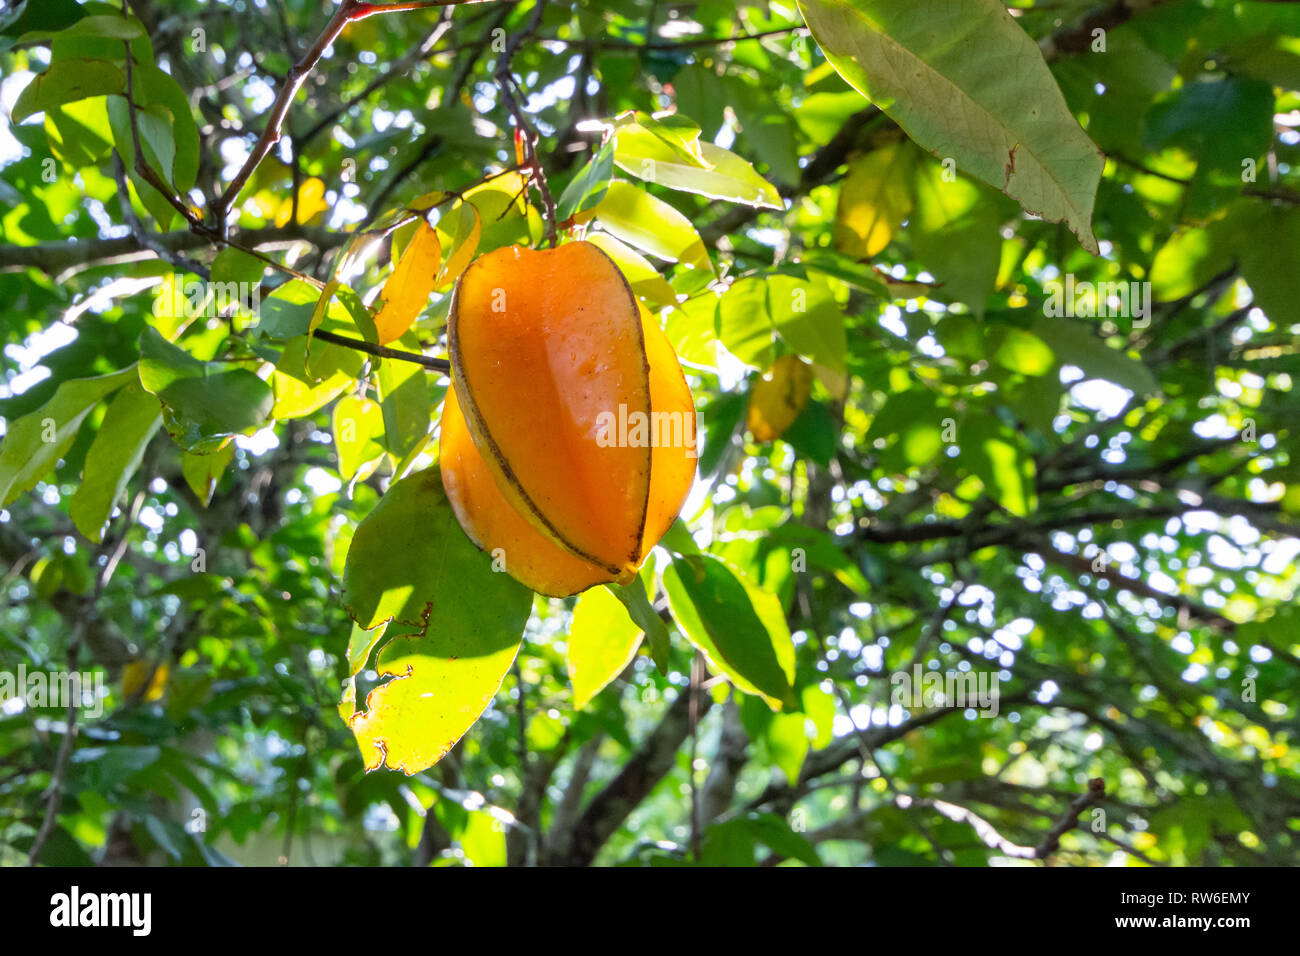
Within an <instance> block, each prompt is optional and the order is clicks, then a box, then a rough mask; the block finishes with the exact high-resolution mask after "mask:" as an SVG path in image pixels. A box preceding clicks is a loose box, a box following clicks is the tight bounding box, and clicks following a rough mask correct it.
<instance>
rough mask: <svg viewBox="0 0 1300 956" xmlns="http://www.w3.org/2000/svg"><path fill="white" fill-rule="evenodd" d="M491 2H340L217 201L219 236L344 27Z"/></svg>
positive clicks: (287, 79)
mask: <svg viewBox="0 0 1300 956" xmlns="http://www.w3.org/2000/svg"><path fill="white" fill-rule="evenodd" d="M491 2H494V0H420V2H416V3H390V4H375V3H362V2H361V0H343V2H342V3H341V4H340V5H339V8H338V9H337V10H336V11H335V12H334V16H332V17H331V18H330V21H329V23H327V24H326V25H325V29H324V30H322V31H321V34H320V36H318V37H317V38H316V42H315V43H313V44H312V45H311V47H310V48H309V49H308V50H307V52H306V53H304V54H303V55H302V58H301V59H300V60H298V62H297V63H295V64H294V65H293V66H292V67H290V69H289V74H288V76H286V77H285V81H284V85H283V86H281V87H280V90H279V92H278V93H277V94H276V97H275V102H274V103H273V104H272V106H271V112H270V118H269V119H268V120H267V124H266V128H265V129H264V130H262V135H261V136H259V137H258V140H257V143H256V144H255V145H254V146H253V149H252V151H251V152H250V153H249V154H248V158H247V159H246V160H244V165H243V166H241V167H240V169H239V172H237V173H236V174H235V178H234V179H232V180H231V181H230V183H229V185H227V186H226V188H225V190H224V191H223V192H222V194H221V197H220V199H219V200H218V201H217V222H218V226H219V230H220V232H221V233H222V234H223V235H224V234H225V231H226V227H227V221H228V219H229V217H230V211H231V209H233V208H234V205H235V200H236V199H238V198H239V194H240V192H241V191H242V190H243V188H244V186H245V185H246V184H247V183H248V179H249V177H250V176H252V175H253V172H254V170H256V169H257V167H258V166H260V165H261V163H262V160H264V159H265V158H266V157H267V155H268V154H269V153H270V152H271V149H272V147H274V146H275V144H276V143H278V142H279V141H280V136H281V131H282V130H283V127H284V121H285V117H287V116H288V115H289V108H290V107H291V106H292V105H293V100H294V97H295V96H297V94H298V91H299V90H300V89H302V85H303V83H304V82H306V80H307V77H308V76H310V75H311V73H312V71H313V70H314V69H315V68H316V64H317V63H319V62H320V59H321V57H323V56H324V55H325V51H326V50H328V49H329V48H330V46H331V45H332V44H333V43H334V41H335V40H337V39H338V37H339V34H341V33H342V32H343V29H344V27H346V26H347V25H348V24H350V23H354V22H356V21H358V20H364V19H365V18H366V17H371V16H375V15H376V14H382V13H405V12H408V11H411V10H423V9H428V8H432V7H446V6H467V5H469V4H473V3H491Z"/></svg>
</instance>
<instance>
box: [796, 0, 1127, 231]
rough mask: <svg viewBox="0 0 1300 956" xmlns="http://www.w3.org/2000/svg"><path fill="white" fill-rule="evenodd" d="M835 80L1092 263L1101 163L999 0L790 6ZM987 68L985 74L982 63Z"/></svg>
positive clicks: (867, 0) (807, 1) (869, 0)
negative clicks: (1068, 235)
mask: <svg viewBox="0 0 1300 956" xmlns="http://www.w3.org/2000/svg"><path fill="white" fill-rule="evenodd" d="M799 7H800V9H801V10H802V11H803V14H804V18H805V20H806V21H807V23H808V26H809V28H810V29H811V30H812V33H813V37H814V39H816V41H817V43H818V45H819V46H820V47H821V48H822V52H823V53H825V54H826V58H827V60H829V61H830V62H831V63H832V64H833V65H834V67H835V69H836V70H838V71H839V72H840V74H841V75H842V76H843V77H844V78H845V79H846V80H848V82H849V83H850V84H851V85H852V86H853V87H854V88H855V89H857V90H858V91H859V92H861V93H862V94H863V95H865V96H866V97H868V98H869V99H870V100H871V101H872V102H873V103H875V104H876V106H878V107H880V109H882V110H883V111H884V112H885V113H887V114H888V115H889V116H890V118H891V119H893V120H894V121H895V122H897V123H898V125H899V126H901V127H902V128H903V130H904V131H905V132H906V133H907V134H908V136H910V137H911V138H912V139H913V140H915V141H916V142H917V143H918V144H920V145H921V146H922V147H924V148H925V149H927V150H929V151H930V152H932V153H934V154H935V155H936V156H939V157H941V158H946V157H952V158H953V159H955V160H956V164H957V168H958V170H959V171H961V172H967V173H970V174H971V175H973V176H975V177H976V178H978V179H981V180H983V181H984V182H986V183H989V184H990V185H992V186H996V187H998V188H999V189H1001V190H1003V191H1004V192H1005V193H1006V194H1007V195H1009V196H1010V197H1011V198H1013V199H1015V200H1016V201H1017V202H1019V203H1020V205H1021V206H1022V207H1024V209H1025V211H1026V212H1029V213H1030V214H1032V215H1035V216H1039V217H1041V218H1043V219H1046V220H1048V221H1049V222H1059V221H1064V222H1066V223H1067V224H1068V225H1069V227H1070V229H1071V230H1072V231H1073V232H1074V233H1075V235H1077V236H1078V237H1079V242H1080V243H1081V244H1082V245H1083V247H1084V248H1085V249H1087V250H1088V251H1089V252H1091V253H1093V254H1094V255H1095V254H1096V253H1097V240H1096V239H1095V238H1094V236H1093V234H1092V207H1093V202H1094V199H1095V197H1096V193H1097V184H1098V182H1099V181H1100V179H1101V172H1102V167H1103V166H1104V165H1105V158H1104V157H1103V156H1102V154H1101V152H1100V151H1099V150H1098V149H1097V147H1096V146H1095V145H1094V144H1093V143H1092V141H1091V140H1089V139H1088V137H1087V135H1086V134H1085V133H1084V132H1083V130H1082V129H1080V127H1079V123H1078V121H1077V120H1076V119H1075V118H1074V116H1073V114H1071V113H1070V110H1069V108H1068V107H1067V106H1066V103H1065V98H1064V97H1063V96H1062V95H1061V91H1060V89H1058V88H1057V85H1056V80H1055V78H1054V77H1053V76H1052V73H1051V71H1050V70H1049V69H1048V68H1047V64H1046V63H1045V62H1044V61H1043V55H1042V53H1041V52H1040V51H1039V48H1038V44H1036V43H1035V42H1034V41H1033V40H1032V39H1031V38H1030V37H1029V36H1028V35H1027V34H1026V33H1025V32H1024V30H1022V29H1021V28H1020V26H1019V25H1018V24H1017V23H1016V21H1015V20H1014V19H1013V18H1012V16H1011V15H1010V14H1009V13H1008V12H1007V10H1006V7H1005V6H1004V5H1003V4H1002V3H1001V2H999V0H969V2H967V3H965V4H963V5H962V7H961V10H960V15H957V11H955V10H954V8H953V5H952V4H951V3H950V2H948V0H914V2H912V3H905V4H904V3H895V2H891V0H800V3H799ZM994 64H996V66H993V65H994Z"/></svg>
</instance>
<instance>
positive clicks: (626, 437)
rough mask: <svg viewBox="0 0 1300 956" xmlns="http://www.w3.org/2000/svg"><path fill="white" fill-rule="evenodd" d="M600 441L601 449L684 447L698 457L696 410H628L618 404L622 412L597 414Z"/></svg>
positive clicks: (597, 435) (688, 453) (687, 452)
mask: <svg viewBox="0 0 1300 956" xmlns="http://www.w3.org/2000/svg"><path fill="white" fill-rule="evenodd" d="M596 444H597V445H599V446H600V447H601V448H645V447H646V446H649V447H651V448H684V449H685V450H686V456H687V457H688V458H696V457H698V456H699V451H698V450H697V449H696V438H695V413H694V412H642V411H631V412H630V411H628V408H627V406H626V405H623V404H620V405H619V406H618V414H617V415H615V414H614V412H601V413H600V414H599V415H597V416H596Z"/></svg>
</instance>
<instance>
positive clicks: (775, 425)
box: [746, 355, 813, 441]
mask: <svg viewBox="0 0 1300 956" xmlns="http://www.w3.org/2000/svg"><path fill="white" fill-rule="evenodd" d="M812 380H813V370H812V366H811V365H809V364H808V363H807V362H805V361H804V360H803V359H801V358H800V357H799V356H797V355H783V356H781V357H780V358H779V359H777V360H776V361H775V362H773V363H772V367H771V368H769V369H768V370H767V371H766V372H764V373H763V377H762V378H760V379H759V380H758V381H757V382H755V383H754V388H753V389H752V390H751V391H750V393H749V415H748V417H747V419H746V425H747V427H748V428H749V430H750V432H751V433H752V434H753V436H754V440H755V441H773V440H775V439H777V438H780V437H781V436H782V435H783V434H785V430H786V429H787V428H789V427H790V426H791V425H793V424H794V420H795V419H796V418H798V417H799V413H800V412H802V411H803V410H804V406H805V405H807V404H808V396H809V395H810V394H811V393H812Z"/></svg>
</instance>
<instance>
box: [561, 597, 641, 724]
mask: <svg viewBox="0 0 1300 956" xmlns="http://www.w3.org/2000/svg"><path fill="white" fill-rule="evenodd" d="M568 644H569V679H570V680H571V681H572V682H573V708H574V710H581V709H582V708H583V707H586V706H587V704H588V703H590V701H591V699H592V698H593V697H595V696H596V695H597V694H599V693H600V692H601V691H602V690H603V689H604V688H605V686H606V685H607V684H609V682H610V681H612V680H613V679H614V678H615V677H617V676H618V675H619V674H620V673H622V671H623V668H625V667H627V665H628V664H629V663H630V662H631V660H632V658H633V657H635V656H636V649H637V647H638V646H640V644H641V628H639V627H637V626H636V624H634V623H633V622H632V618H631V617H629V616H628V612H627V608H625V607H624V606H623V603H622V602H621V601H619V599H618V598H616V597H615V596H614V595H613V594H612V593H611V592H610V591H609V589H608V588H592V589H591V590H589V591H586V592H584V593H583V595H582V597H580V598H578V603H577V606H576V607H574V609H573V623H572V624H571V625H570V626H569V641H568Z"/></svg>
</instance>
